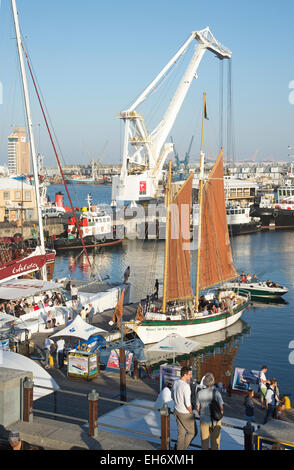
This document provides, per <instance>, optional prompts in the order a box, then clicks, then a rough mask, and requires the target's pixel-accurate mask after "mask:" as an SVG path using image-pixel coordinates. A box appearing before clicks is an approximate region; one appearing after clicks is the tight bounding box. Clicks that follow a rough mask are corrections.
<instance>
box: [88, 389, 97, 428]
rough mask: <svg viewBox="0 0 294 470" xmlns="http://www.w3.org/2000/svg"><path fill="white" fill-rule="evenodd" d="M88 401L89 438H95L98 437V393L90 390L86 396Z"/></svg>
mask: <svg viewBox="0 0 294 470" xmlns="http://www.w3.org/2000/svg"><path fill="white" fill-rule="evenodd" d="M88 400H89V436H92V437H95V436H97V435H98V400H99V393H97V392H96V390H92V392H91V393H89V395H88Z"/></svg>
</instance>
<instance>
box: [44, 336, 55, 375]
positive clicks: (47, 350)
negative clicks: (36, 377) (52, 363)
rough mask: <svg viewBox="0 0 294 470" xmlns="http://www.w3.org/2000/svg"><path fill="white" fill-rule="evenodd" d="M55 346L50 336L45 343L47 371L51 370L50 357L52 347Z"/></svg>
mask: <svg viewBox="0 0 294 470" xmlns="http://www.w3.org/2000/svg"><path fill="white" fill-rule="evenodd" d="M53 344H54V342H53V341H52V339H50V338H49V336H48V337H47V338H46V339H45V342H44V353H45V369H49V356H50V352H51V351H50V349H51V346H52V345H53Z"/></svg>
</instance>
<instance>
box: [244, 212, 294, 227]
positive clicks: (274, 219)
mask: <svg viewBox="0 0 294 470" xmlns="http://www.w3.org/2000/svg"><path fill="white" fill-rule="evenodd" d="M251 215H252V216H254V217H259V218H260V223H261V226H262V228H263V229H282V228H285V229H287V228H291V229H293V228H294V211H293V210H287V209H276V208H272V207H271V208H269V207H254V208H253V209H252V211H251Z"/></svg>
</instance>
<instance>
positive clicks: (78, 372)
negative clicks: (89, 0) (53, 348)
mask: <svg viewBox="0 0 294 470" xmlns="http://www.w3.org/2000/svg"><path fill="white" fill-rule="evenodd" d="M67 372H68V375H74V376H81V377H84V376H87V375H88V356H83V355H81V354H69V355H68V365H67Z"/></svg>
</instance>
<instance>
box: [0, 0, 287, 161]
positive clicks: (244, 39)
mask: <svg viewBox="0 0 294 470" xmlns="http://www.w3.org/2000/svg"><path fill="white" fill-rule="evenodd" d="M17 6H18V10H19V19H20V23H21V29H22V33H23V35H24V37H25V41H26V46H27V48H28V51H29V54H30V56H31V59H32V64H33V67H34V70H35V73H36V76H37V79H38V83H39V85H40V87H41V90H42V93H43V97H44V99H45V103H46V106H47V109H48V111H49V115H50V118H51V121H52V123H53V126H54V131H55V133H56V136H57V138H58V142H59V144H60V148H61V151H62V156H63V161H64V162H65V163H67V164H70V163H81V162H88V161H89V160H90V155H91V156H93V157H94V158H95V159H97V158H98V157H99V155H100V154H101V152H102V150H103V149H104V148H105V146H106V149H105V150H104V153H103V155H102V161H103V162H105V163H106V162H109V163H110V162H119V161H120V158H121V153H122V146H123V126H122V124H121V121H120V120H118V119H117V118H116V115H117V113H119V112H120V111H121V110H123V109H126V108H127V107H128V106H129V105H130V104H131V103H132V102H133V101H134V100H135V98H136V97H137V96H138V95H139V94H140V93H141V92H142V91H143V90H144V88H145V87H146V86H147V85H148V84H149V82H150V81H151V80H153V78H154V77H155V76H156V75H157V74H158V73H159V72H160V70H161V69H162V68H163V66H164V65H165V64H166V63H167V62H168V61H169V59H170V58H171V57H172V56H173V55H174V54H175V52H176V51H177V50H178V48H179V47H180V46H181V45H182V44H183V43H184V42H185V40H186V39H187V38H188V36H189V35H190V33H191V31H193V30H198V29H203V28H205V27H206V26H209V27H210V29H211V31H212V32H213V34H214V35H215V37H216V38H217V39H218V40H219V41H220V42H221V43H222V44H224V45H225V46H226V47H228V48H230V49H231V50H232V53H233V56H232V57H233V58H232V87H233V117H234V118H233V121H232V124H233V128H234V133H233V136H234V142H235V145H234V149H235V158H236V160H243V159H251V158H253V155H256V159H257V160H265V159H271V160H288V153H289V151H288V145H294V135H293V130H294V104H290V101H289V94H290V92H291V90H290V89H289V83H290V82H291V81H293V80H294V50H293V44H294V41H293V35H294V33H293V18H294V2H293V0H282V1H281V2H277V1H276V0H258V1H256V0H246V2H245V1H244V2H241V1H236V0H235V1H233V0H223V1H222V2H220V1H219V0H210V1H209V2H204V1H198V0H182V1H181V2H179V1H178V0H149V1H148V2H139V1H135V0H125V1H121V0H112V1H109V2H102V1H100V0H83V1H78V0H50V1H46V0H42V1H38V0H17ZM14 36H15V33H14V27H13V20H12V13H11V5H10V0H2V2H1V8H0V70H1V75H0V81H1V82H2V86H3V104H2V105H1V106H0V164H5V163H7V136H8V135H9V133H10V132H11V129H12V127H13V126H23V125H24V124H25V118H24V108H23V99H22V94H21V85H20V74H19V67H18V61H17V52H16V43H15V40H14ZM187 57H188V58H187V59H183V61H182V62H183V63H182V64H179V66H178V67H176V70H175V72H174V74H173V75H171V77H170V78H169V79H168V80H167V81H166V83H165V84H163V85H162V86H161V87H160V90H159V91H158V95H157V94H156V95H154V96H153V97H152V98H151V99H150V102H149V101H148V102H146V105H144V106H142V109H141V108H139V109H138V111H141V112H142V113H143V115H144V117H145V118H146V123H147V126H148V129H149V131H152V129H153V127H154V125H155V124H156V122H158V121H159V119H160V117H161V116H162V115H163V113H164V111H165V109H166V106H167V104H168V100H169V99H170V98H171V97H172V94H171V95H169V94H168V93H169V92H172V90H173V88H172V86H175V83H176V79H179V78H180V77H181V74H182V73H183V72H184V66H185V65H187V63H188V60H189V55H188V56H187ZM185 61H186V62H185ZM181 67H182V69H181ZM198 76H199V78H198V79H197V80H194V83H192V86H191V89H190V91H189V93H188V95H187V98H186V101H185V103H184V105H183V107H182V109H181V112H180V113H179V116H178V119H177V121H176V123H175V126H174V128H173V129H172V131H171V135H172V136H173V140H174V141H175V143H176V148H177V151H178V152H179V154H180V157H181V158H184V154H185V152H186V151H187V149H188V146H189V143H190V140H191V137H192V136H194V142H193V146H192V151H191V161H196V160H198V159H199V157H198V155H199V150H200V130H201V100H202V94H203V92H204V91H206V92H207V110H208V114H209V121H207V122H206V128H205V151H206V152H207V154H208V155H209V156H210V157H211V158H215V155H216V152H217V151H218V144H219V61H218V60H217V59H216V58H215V57H214V56H213V55H212V54H211V53H210V52H206V54H205V55H204V58H203V60H202V62H201V64H200V66H199V69H198ZM173 80H174V81H173ZM165 85H166V87H165ZM224 85H225V86H224V91H225V104H226V93H227V83H226V68H225V84H224ZM30 89H31V102H32V108H33V122H34V125H35V130H36V132H35V136H36V144H37V150H38V151H41V153H42V154H43V155H44V156H45V161H44V163H45V165H54V166H55V165H56V161H55V157H54V155H53V151H52V149H51V147H50V144H49V140H48V137H47V135H46V132H45V127H44V123H43V120H42V117H41V114H40V111H39V109H38V105H37V101H36V97H35V95H34V93H33V89H32V86H30ZM152 100H153V101H152ZM160 105H161V107H160ZM224 110H226V106H224ZM224 122H226V114H224ZM149 126H150V127H149ZM106 143H107V145H106ZM224 143H225V142H224ZM293 153H294V150H293Z"/></svg>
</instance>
